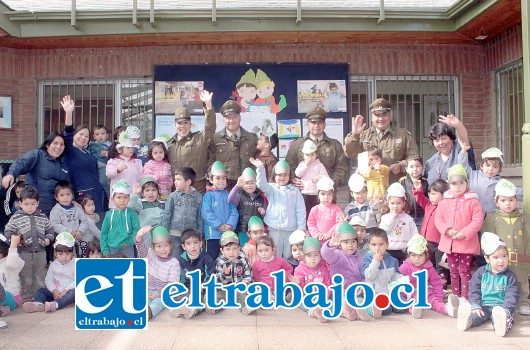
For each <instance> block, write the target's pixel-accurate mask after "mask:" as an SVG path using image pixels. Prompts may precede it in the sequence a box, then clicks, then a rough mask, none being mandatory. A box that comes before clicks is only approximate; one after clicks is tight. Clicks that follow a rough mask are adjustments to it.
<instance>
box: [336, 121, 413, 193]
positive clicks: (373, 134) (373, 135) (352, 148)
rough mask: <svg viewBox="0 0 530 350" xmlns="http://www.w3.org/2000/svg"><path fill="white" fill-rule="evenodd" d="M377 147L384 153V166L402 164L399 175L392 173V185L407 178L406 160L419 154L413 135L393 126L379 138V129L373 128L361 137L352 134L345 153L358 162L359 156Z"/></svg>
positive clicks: (364, 132) (346, 142) (347, 141)
mask: <svg viewBox="0 0 530 350" xmlns="http://www.w3.org/2000/svg"><path fill="white" fill-rule="evenodd" d="M372 146H376V147H378V148H380V149H381V150H382V151H383V164H385V165H387V166H390V165H392V164H395V163H398V162H399V163H400V164H401V172H400V173H399V174H397V175H396V174H393V173H392V172H391V173H390V183H394V182H396V181H398V180H399V179H400V178H401V177H402V176H405V175H406V173H405V168H406V166H407V162H406V161H405V159H406V158H407V157H408V156H412V155H415V154H419V153H418V146H417V145H416V141H415V140H414V138H413V137H412V135H411V133H410V132H409V131H408V130H406V129H403V128H400V127H397V126H395V125H392V124H391V127H390V131H389V132H387V133H386V134H385V135H383V137H382V138H379V136H378V135H377V129H376V128H375V127H374V126H372V127H370V128H368V129H366V130H364V131H363V132H362V133H361V134H360V135H354V134H352V133H351V132H350V133H349V134H348V135H346V138H345V139H344V152H345V153H346V156H347V157H348V158H350V159H351V160H354V161H357V155H358V154H359V153H361V152H364V151H365V150H366V149H367V148H369V147H372Z"/></svg>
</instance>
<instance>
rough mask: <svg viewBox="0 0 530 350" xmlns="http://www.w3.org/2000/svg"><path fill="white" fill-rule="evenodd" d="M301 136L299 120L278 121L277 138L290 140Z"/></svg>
mask: <svg viewBox="0 0 530 350" xmlns="http://www.w3.org/2000/svg"><path fill="white" fill-rule="evenodd" d="M300 136H302V133H301V128H300V119H286V120H278V138H280V139H291V138H298V137H300Z"/></svg>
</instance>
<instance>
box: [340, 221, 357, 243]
mask: <svg viewBox="0 0 530 350" xmlns="http://www.w3.org/2000/svg"><path fill="white" fill-rule="evenodd" d="M337 234H338V235H339V239H340V240H341V241H344V240H347V239H355V238H357V231H355V229H354V228H353V226H352V225H350V224H349V223H348V222H345V223H343V224H341V225H340V226H339V227H338V228H337Z"/></svg>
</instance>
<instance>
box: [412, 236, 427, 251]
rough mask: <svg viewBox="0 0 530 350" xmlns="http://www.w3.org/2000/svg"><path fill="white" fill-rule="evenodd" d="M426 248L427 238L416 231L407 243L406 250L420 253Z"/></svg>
mask: <svg viewBox="0 0 530 350" xmlns="http://www.w3.org/2000/svg"><path fill="white" fill-rule="evenodd" d="M426 250H427V240H426V239H425V237H423V236H422V235H420V234H418V233H416V234H415V235H414V236H412V237H411V238H410V239H409V241H408V243H407V252H409V253H415V254H422V253H424V252H425V251H426Z"/></svg>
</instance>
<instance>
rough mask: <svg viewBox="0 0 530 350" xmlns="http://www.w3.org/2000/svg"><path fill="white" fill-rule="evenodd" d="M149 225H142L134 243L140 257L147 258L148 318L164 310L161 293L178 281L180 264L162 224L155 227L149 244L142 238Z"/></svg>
mask: <svg viewBox="0 0 530 350" xmlns="http://www.w3.org/2000/svg"><path fill="white" fill-rule="evenodd" d="M151 229H152V227H151V226H144V227H142V228H141V229H140V230H139V231H138V233H137V234H136V237H135V238H134V243H135V245H136V249H138V256H139V257H140V258H147V263H148V264H147V266H148V270H147V274H148V278H147V290H148V294H149V302H148V304H149V305H148V306H147V308H148V318H149V319H151V318H153V317H155V316H156V315H158V314H159V313H160V311H162V310H164V304H162V299H161V297H160V296H161V293H162V290H163V289H164V287H165V286H167V285H168V284H171V283H175V282H179V281H180V265H179V262H178V260H177V259H176V258H175V257H174V256H173V253H172V251H171V250H172V244H171V238H170V236H169V231H168V230H167V229H166V228H165V227H164V226H157V227H155V228H154V229H152V230H153V233H152V236H153V237H152V240H151V239H150V241H152V244H151V246H148V245H147V243H146V242H145V240H144V238H145V237H146V236H148V235H149V233H150V232H151Z"/></svg>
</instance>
